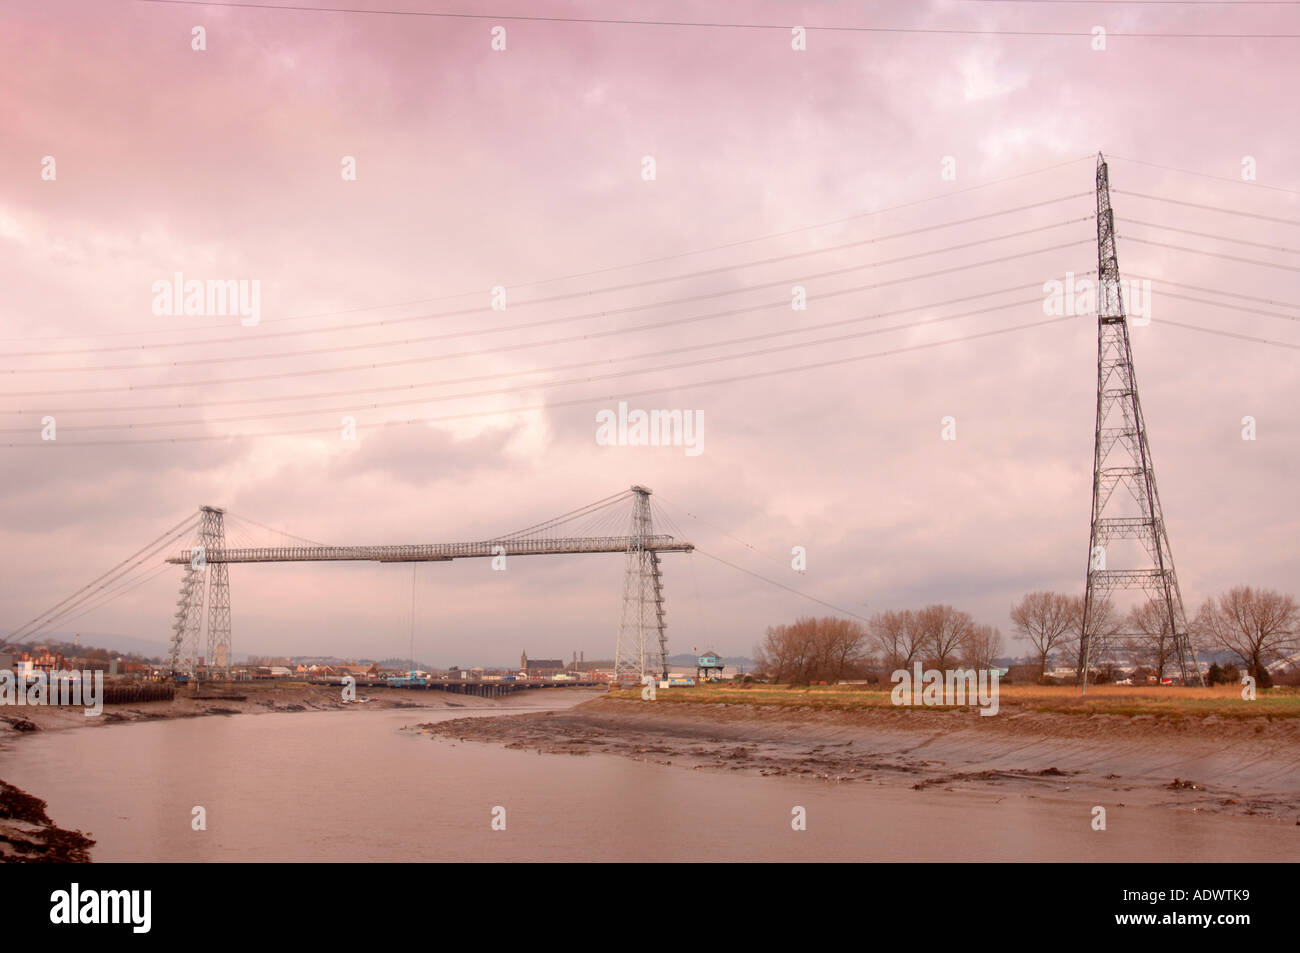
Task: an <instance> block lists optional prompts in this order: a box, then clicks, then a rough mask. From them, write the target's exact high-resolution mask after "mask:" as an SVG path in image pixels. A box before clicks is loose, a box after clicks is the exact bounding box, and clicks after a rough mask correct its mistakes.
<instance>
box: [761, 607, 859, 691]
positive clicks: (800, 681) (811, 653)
mask: <svg viewBox="0 0 1300 953" xmlns="http://www.w3.org/2000/svg"><path fill="white" fill-rule="evenodd" d="M866 640H867V633H866V630H865V629H864V628H863V627H862V626H861V625H860V624H859V623H857V622H853V621H851V620H847V619H836V618H834V617H831V616H827V617H825V618H821V619H814V618H811V617H803V618H800V619H797V620H795V622H793V623H792V624H790V625H776V626H771V627H769V628H768V630H767V633H766V635H765V637H764V639H763V643H762V644H761V645H760V646H759V647H758V649H756V650H755V661H756V662H757V663H758V671H759V672H760V673H761V674H762V675H763V676H764V677H765V678H769V679H771V680H772V681H775V682H782V683H786V684H790V685H807V684H809V683H810V682H820V681H825V682H837V681H840V680H841V679H843V678H846V677H848V676H849V675H851V674H854V673H855V672H856V671H857V670H858V669H859V668H860V667H861V665H862V662H863V650H864V647H865V643H866Z"/></svg>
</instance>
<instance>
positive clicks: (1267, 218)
mask: <svg viewBox="0 0 1300 953" xmlns="http://www.w3.org/2000/svg"><path fill="white" fill-rule="evenodd" d="M1111 192H1113V193H1118V194H1119V195H1131V196H1133V197H1134V198H1139V199H1151V200H1152V201H1154V202H1169V203H1171V204H1173V205H1185V206H1187V207H1188V208H1199V209H1202V210H1204V211H1206V212H1222V213H1223V214H1225V215H1241V216H1244V217H1246V218H1257V219H1259V220H1260V221H1263V222H1277V223H1278V224H1279V225H1300V220H1298V219H1294V218H1277V217H1276V216H1272V215H1260V214H1259V213H1258V212H1247V211H1243V210H1242V209H1239V208H1224V207H1223V206H1221V205H1202V204H1201V203H1199V202H1186V201H1184V200H1182V199H1171V198H1166V197H1165V196H1163V195H1148V194H1146V193H1145V192H1130V191H1128V190H1127V189H1111Z"/></svg>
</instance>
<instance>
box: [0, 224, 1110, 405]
mask: <svg viewBox="0 0 1300 953" xmlns="http://www.w3.org/2000/svg"><path fill="white" fill-rule="evenodd" d="M1084 244H1092V239H1080V240H1079V241H1074V242H1064V243H1061V244H1059V245H1047V246H1044V247H1042V248H1035V249H1033V250H1032V251H1027V252H1016V253H1014V254H1010V255H1003V256H1001V257H998V258H989V259H985V260H983V261H978V262H972V263H970V264H966V265H954V266H951V267H948V268H941V269H938V270H936V271H930V272H926V273H923V274H919V275H908V276H906V277H903V278H892V279H889V280H887V281H880V282H875V283H873V284H870V285H862V286H859V287H858V288H854V289H847V291H845V292H839V291H833V292H825V293H823V294H822V297H832V296H835V295H838V294H841V293H849V292H856V291H864V290H869V289H875V288H884V287H888V286H891V285H896V284H906V283H908V282H912V281H920V280H922V279H926V278H934V277H938V276H940V275H948V274H953V273H955V272H958V271H969V270H970V269H973V268H982V267H984V266H986V265H994V264H1000V263H1003V262H1007V261H1014V260H1016V259H1018V258H1028V257H1032V256H1034V255H1039V254H1043V253H1044V252H1050V251H1059V250H1061V249H1065V248H1073V247H1076V246H1078V245H1084ZM870 267H873V266H872V265H871V264H868V265H863V266H855V267H852V268H848V269H842V270H841V271H857V270H862V269H865V268H870ZM823 276H824V275H823ZM792 280H793V281H807V280H809V277H808V276H804V277H802V278H794V279H785V280H783V281H775V282H769V283H767V284H766V285H761V286H760V285H755V286H750V287H748V288H746V289H743V290H747V291H753V290H756V289H758V288H763V287H774V286H781V285H786V284H789V282H790V281H792ZM730 293H735V292H713V293H709V294H704V295H694V296H691V297H689V298H684V299H680V300H679V301H678V302H677V303H686V302H690V301H694V300H699V299H707V298H716V297H721V296H722V295H723V294H730ZM664 304H666V302H659V303H658V304H656V305H640V306H634V307H629V308H621V309H613V310H610V311H603V312H595V313H593V314H588V315H577V316H568V317H559V318H549V319H545V320H541V321H533V322H526V323H524V324H516V325H512V326H503V327H498V328H487V329H480V330H477V331H475V330H466V331H454V332H450V333H448V334H443V335H436V336H434V338H433V339H435V340H437V339H447V338H455V337H466V336H475V335H479V334H491V333H499V332H502V331H517V330H523V329H526V328H534V327H541V326H544V325H550V324H559V323H565V322H568V321H574V320H581V319H584V318H587V317H598V316H605V315H608V314H622V313H626V312H629V311H640V310H644V309H646V308H647V307H660V306H663V305H664ZM789 305H790V302H789V300H783V301H781V302H773V303H769V304H765V305H758V306H755V307H745V308H735V309H731V310H728V311H721V312H713V313H711V314H707V315H696V316H693V317H689V318H676V319H671V320H669V321H663V322H653V323H651V324H648V325H642V326H640V327H638V328H634V329H631V330H646V329H648V328H652V327H667V326H669V325H677V324H684V323H691V322H693V321H696V320H706V319H709V318H713V317H728V316H734V315H739V314H750V313H753V312H755V311H763V310H767V309H770V308H774V307H789ZM618 333H622V332H621V330H620V329H607V330H605V331H593V332H588V333H587V334H585V335H581V336H580V337H581V338H582V339H587V338H600V337H608V336H611V335H614V334H618ZM548 343H553V342H540V343H534V342H526V343H521V344H509V345H501V346H499V347H496V348H485V349H479V350H477V351H468V352H467V351H461V352H458V353H452V354H434V355H425V356H420V357H409V358H400V359H394V360H391V361H375V362H371V363H369V364H352V365H344V366H342V367H326V368H313V369H310V370H300V371H284V372H280V373H275V374H254V375H245V376H243V377H225V378H219V379H216V380H196V381H180V382H161V383H153V384H125V385H120V386H116V387H73V388H58V389H55V390H43V391H6V392H4V393H0V399H3V398H12V397H52V396H63V395H70V394H110V393H123V392H127V391H143V390H173V389H176V388H181V387H215V386H219V385H224V384H250V383H256V382H260V381H268V380H284V379H288V378H295V377H314V376H320V375H329V374H341V373H347V372H350V371H370V370H386V369H389V368H394V367H402V366H407V365H411V364H424V363H428V362H431V361H441V360H452V359H455V358H460V357H467V356H474V355H479V354H486V353H500V352H503V351H511V350H521V349H525V348H530V347H540V346H545V345H546V344H548ZM564 343H568V342H564ZM34 372H35V371H26V373H34Z"/></svg>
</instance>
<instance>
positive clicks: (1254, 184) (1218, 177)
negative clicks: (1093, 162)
mask: <svg viewBox="0 0 1300 953" xmlns="http://www.w3.org/2000/svg"><path fill="white" fill-rule="evenodd" d="M1288 2H1292V3H1297V2H1300V0H1288ZM1106 159H1107V161H1109V160H1111V159H1119V160H1120V161H1121V162H1132V163H1135V164H1137V165H1146V166H1150V167H1151V168H1153V169H1163V170H1165V171H1166V172H1179V173H1181V174H1183V175H1194V176H1197V177H1199V178H1202V179H1215V180H1217V181H1219V182H1231V183H1232V184H1233V185H1248V186H1250V187H1251V188H1253V189H1271V190H1272V191H1274V192H1287V193H1290V194H1291V195H1300V189H1291V188H1287V187H1286V186H1283V185H1266V184H1265V183H1263V182H1247V181H1245V180H1244V179H1239V178H1238V179H1234V178H1232V177H1231V176H1227V175H1211V174H1210V173H1208V172H1194V171H1192V170H1191V169H1179V168H1176V167H1174V166H1172V165H1161V164H1160V163H1159V162H1147V161H1145V160H1143V159H1128V158H1125V157H1124V156H1117V155H1115V154H1114V153H1111V152H1108V153H1106ZM1111 191H1112V192H1115V191H1118V190H1117V189H1111Z"/></svg>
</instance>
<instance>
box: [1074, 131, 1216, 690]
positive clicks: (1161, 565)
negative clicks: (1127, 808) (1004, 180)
mask: <svg viewBox="0 0 1300 953" xmlns="http://www.w3.org/2000/svg"><path fill="white" fill-rule="evenodd" d="M1120 486H1123V487H1124V488H1125V489H1126V490H1127V491H1128V494H1129V495H1130V496H1131V497H1132V500H1131V501H1130V500H1128V499H1127V498H1126V497H1125V495H1124V494H1120V498H1119V499H1118V500H1116V499H1114V496H1115V490H1116V489H1118V488H1119V487H1120ZM1108 514H1109V515H1108ZM1116 539H1127V540H1136V541H1138V542H1139V543H1141V545H1142V547H1143V548H1144V549H1145V550H1146V553H1147V556H1148V557H1149V561H1148V564H1147V565H1145V566H1140V567H1136V568H1125V569H1112V568H1108V567H1107V564H1106V555H1107V554H1106V547H1107V544H1108V543H1109V542H1110V541H1111V540H1116ZM1115 589H1142V590H1144V591H1145V592H1146V594H1147V598H1149V599H1150V600H1151V601H1152V602H1153V603H1154V604H1155V605H1156V606H1157V608H1158V611H1159V614H1160V617H1161V618H1162V619H1163V620H1164V626H1165V633H1166V634H1165V638H1168V639H1170V646H1171V649H1172V651H1171V652H1170V653H1169V654H1170V657H1171V658H1172V660H1173V664H1174V666H1175V667H1176V668H1177V671H1178V672H1179V674H1180V675H1181V676H1182V681H1183V684H1185V685H1186V684H1190V683H1191V682H1196V683H1198V684H1204V678H1203V676H1202V675H1201V669H1200V665H1199V664H1198V663H1197V661H1196V653H1195V651H1194V650H1193V649H1192V644H1191V638H1190V637H1189V635H1188V631H1187V616H1186V613H1185V612H1184V611H1183V597H1182V594H1181V593H1180V592H1179V589H1178V576H1177V574H1176V573H1175V572H1174V556H1173V552H1172V550H1171V549H1170V547H1169V534H1168V532H1167V531H1166V528H1165V519H1164V513H1163V512H1162V510H1161V509H1160V494H1159V493H1158V492H1157V490H1156V474H1155V468H1154V466H1153V465H1152V462H1151V446H1150V444H1149V443H1148V441H1147V428H1146V423H1145V421H1144V420H1143V418H1142V403H1141V401H1140V400H1139V399H1138V387H1137V377H1136V375H1135V374H1134V371H1133V350H1132V347H1131V345H1130V342H1129V334H1128V318H1127V315H1126V312H1125V310H1124V290H1123V287H1122V284H1121V279H1120V274H1119V260H1118V258H1117V257H1116V253H1115V216H1114V213H1113V212H1112V210H1111V205H1110V179H1109V175H1108V172H1107V168H1106V161H1105V159H1103V158H1102V156H1101V155H1100V154H1098V156H1097V431H1096V440H1095V442H1094V445H1093V463H1092V531H1091V534H1090V537H1089V542H1088V576H1087V590H1086V593H1085V595H1084V603H1083V623H1082V628H1081V630H1080V639H1079V662H1078V665H1079V668H1078V673H1079V684H1080V685H1081V686H1082V691H1084V692H1086V691H1087V690H1088V668H1089V664H1090V662H1091V659H1092V654H1093V649H1094V641H1095V639H1094V635H1095V633H1093V632H1092V629H1093V628H1094V627H1096V619H1097V616H1098V609H1099V606H1100V603H1101V602H1103V601H1105V600H1107V599H1109V594H1110V592H1111V591H1112V590H1115Z"/></svg>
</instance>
